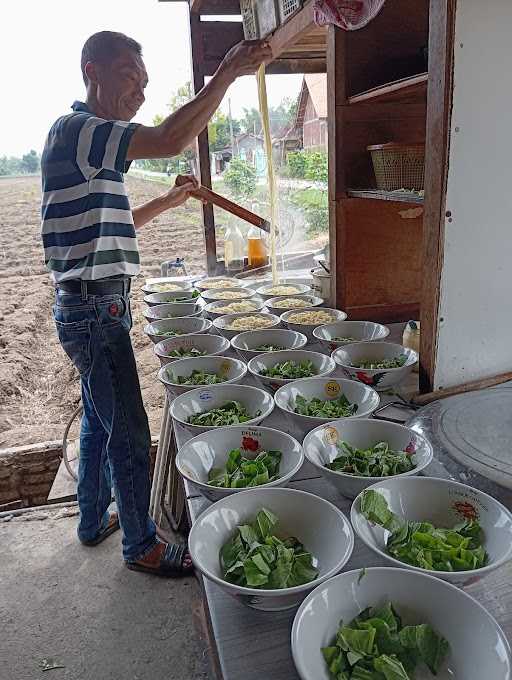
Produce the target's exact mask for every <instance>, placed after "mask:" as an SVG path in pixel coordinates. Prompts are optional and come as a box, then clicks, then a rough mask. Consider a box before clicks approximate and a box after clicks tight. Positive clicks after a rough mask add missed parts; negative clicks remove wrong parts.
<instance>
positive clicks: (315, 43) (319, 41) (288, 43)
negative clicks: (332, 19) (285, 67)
mask: <svg viewBox="0 0 512 680" xmlns="http://www.w3.org/2000/svg"><path fill="white" fill-rule="evenodd" d="M268 41H269V43H270V46H271V47H272V55H273V57H274V60H275V59H279V58H283V59H293V58H301V59H308V58H309V59H311V58H318V57H323V58H325V55H326V50H327V29H326V28H325V27H319V26H317V25H316V24H315V21H314V18H313V0H307V2H306V3H305V4H304V6H303V7H302V9H300V10H299V11H298V12H297V13H296V14H294V15H293V16H292V17H291V18H290V19H288V21H286V22H285V23H284V24H282V25H281V26H279V27H278V28H276V30H275V31H274V33H273V34H272V35H271V36H270V37H269V38H268Z"/></svg>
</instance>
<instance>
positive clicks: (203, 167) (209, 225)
mask: <svg viewBox="0 0 512 680" xmlns="http://www.w3.org/2000/svg"><path fill="white" fill-rule="evenodd" d="M190 51H191V57H192V81H193V87H194V92H195V93H196V94H197V93H198V92H199V91H200V90H201V89H202V88H203V87H204V84H205V74H204V72H203V70H202V64H203V62H204V52H203V40H202V27H201V19H200V18H199V17H198V15H197V14H190ZM197 155H198V159H199V176H200V180H201V184H203V185H204V186H206V187H208V188H210V189H211V188H212V177H211V172H210V145H209V142H208V128H205V129H204V130H203V131H202V132H201V133H200V134H199V136H198V138H197ZM201 209H202V212H203V227H204V241H205V248H206V269H207V271H208V275H209V276H215V275H216V274H217V270H218V266H217V241H216V238H215V216H214V214H213V205H211V203H207V204H206V205H204V204H202V206H201Z"/></svg>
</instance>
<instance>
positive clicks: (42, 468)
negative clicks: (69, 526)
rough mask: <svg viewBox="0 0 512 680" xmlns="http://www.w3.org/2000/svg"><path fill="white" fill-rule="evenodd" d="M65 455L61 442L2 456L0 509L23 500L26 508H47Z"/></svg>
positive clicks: (46, 443)
mask: <svg viewBox="0 0 512 680" xmlns="http://www.w3.org/2000/svg"><path fill="white" fill-rule="evenodd" d="M61 455H62V446H61V442H45V443H44V444H39V445H34V446H32V445H31V446H17V447H15V448H11V449H4V450H3V451H2V452H1V453H0V507H1V506H3V505H6V504H7V503H13V502H15V501H21V502H20V505H21V506H22V507H28V506H30V505H44V503H46V499H47V497H48V493H49V492H50V489H51V486H52V484H53V480H54V479H55V475H56V474H57V470H58V468H59V465H60V460H61Z"/></svg>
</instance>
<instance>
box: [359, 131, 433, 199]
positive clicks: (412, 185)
mask: <svg viewBox="0 0 512 680" xmlns="http://www.w3.org/2000/svg"><path fill="white" fill-rule="evenodd" d="M367 149H368V151H370V153H371V155H372V162H373V169H374V171H375V178H376V180H377V189H379V190H381V191H395V190H397V189H415V190H416V191H421V190H423V187H424V184H425V145H424V144H396V143H390V144H373V145H372V146H368V147H367Z"/></svg>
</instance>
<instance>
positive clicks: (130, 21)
mask: <svg viewBox="0 0 512 680" xmlns="http://www.w3.org/2000/svg"><path fill="white" fill-rule="evenodd" d="M100 30H115V31H122V32H124V33H127V34H128V35H130V36H132V37H133V38H135V39H136V40H138V41H139V42H140V43H142V47H143V52H144V59H145V62H146V67H147V70H148V73H149V85H148V87H147V90H146V103H145V104H144V106H143V107H142V108H141V110H140V111H139V114H138V116H137V118H136V119H135V120H136V121H137V122H140V123H151V121H152V119H153V116H154V115H155V114H157V113H165V111H166V103H167V102H168V101H169V99H170V95H171V94H172V92H173V91H174V90H176V88H177V87H179V86H180V85H182V84H183V83H185V82H186V81H187V80H189V79H190V47H189V27H188V9H187V5H186V3H185V2H176V3H175V2H158V1H157V0H86V2H83V3H80V2H77V1H76V0H24V1H22V0H18V1H17V2H12V1H11V2H5V3H3V7H2V21H1V24H0V38H1V39H0V56H1V63H2V80H3V82H2V108H1V125H0V156H3V155H8V156H10V155H13V156H20V155H21V154H23V153H26V152H27V151H28V150H29V149H31V148H33V149H36V150H37V151H41V149H42V147H43V145H44V139H45V137H46V134H47V132H48V129H49V127H50V126H51V124H52V123H53V121H54V120H55V119H56V118H58V117H59V116H60V115H62V114H65V113H67V112H68V111H69V107H70V105H71V103H72V102H73V101H74V100H75V99H81V98H83V97H84V86H83V82H82V76H81V72H80V52H81V49H82V45H83V43H84V41H85V40H86V39H87V38H88V37H89V35H91V34H92V33H95V32H96V31H100ZM300 83H301V77H300V76H297V75H294V76H268V77H267V87H268V96H269V104H270V105H272V106H275V105H277V104H278V103H279V102H280V101H281V99H282V98H283V97H296V96H297V95H298V92H299V89H300ZM229 97H230V98H231V108H232V113H233V115H234V116H237V115H240V114H241V113H242V108H243V107H244V106H246V107H247V106H256V107H257V105H258V104H257V91H256V79H255V78H254V77H252V76H251V77H246V78H241V79H239V80H238V81H237V82H236V83H235V84H234V85H233V86H232V87H231V88H230V91H229ZM224 107H226V108H227V101H226V100H225V101H224V103H223V108H224Z"/></svg>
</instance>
